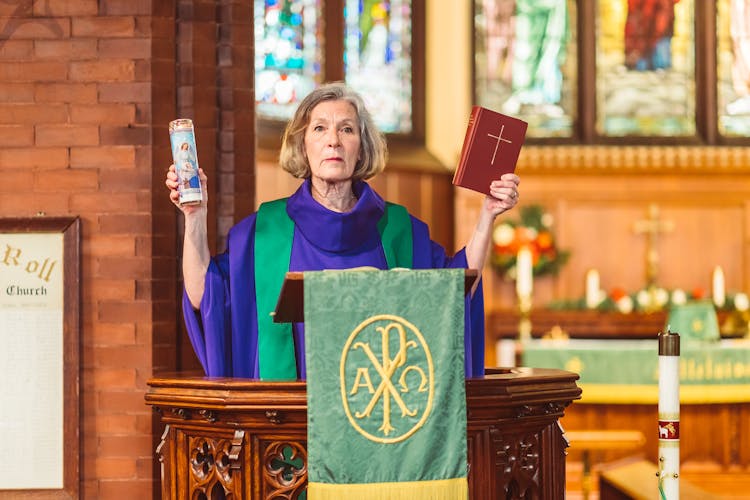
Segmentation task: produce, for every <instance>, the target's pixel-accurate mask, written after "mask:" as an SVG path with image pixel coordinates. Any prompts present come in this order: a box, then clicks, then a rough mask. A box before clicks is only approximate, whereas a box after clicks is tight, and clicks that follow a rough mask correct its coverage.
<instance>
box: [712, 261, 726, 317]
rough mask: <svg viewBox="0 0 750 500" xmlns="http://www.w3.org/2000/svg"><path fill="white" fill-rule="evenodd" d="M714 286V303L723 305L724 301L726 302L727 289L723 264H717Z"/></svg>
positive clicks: (717, 305)
mask: <svg viewBox="0 0 750 500" xmlns="http://www.w3.org/2000/svg"><path fill="white" fill-rule="evenodd" d="M712 287H713V289H712V295H713V300H714V305H715V306H716V307H723V306H724V302H726V291H725V285H724V271H723V270H722V269H721V266H716V267H715V268H714V274H713V279H712Z"/></svg>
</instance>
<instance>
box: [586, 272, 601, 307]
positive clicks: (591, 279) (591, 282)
mask: <svg viewBox="0 0 750 500" xmlns="http://www.w3.org/2000/svg"><path fill="white" fill-rule="evenodd" d="M598 305H599V271H597V270H596V269H589V270H588V272H587V273H586V307H587V308H588V309H594V308H596V306H598Z"/></svg>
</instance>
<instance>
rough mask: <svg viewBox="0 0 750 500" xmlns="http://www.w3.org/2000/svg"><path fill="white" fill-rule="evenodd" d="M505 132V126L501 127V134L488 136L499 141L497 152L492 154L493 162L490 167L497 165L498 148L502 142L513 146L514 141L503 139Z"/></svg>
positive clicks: (496, 146)
mask: <svg viewBox="0 0 750 500" xmlns="http://www.w3.org/2000/svg"><path fill="white" fill-rule="evenodd" d="M503 130H505V125H500V133H499V134H497V135H492V134H487V136H488V137H492V138H493V139H497V141H495V151H494V152H493V153H492V161H491V162H490V165H494V164H495V156H497V148H499V147H500V141H504V142H507V143H508V144H512V141H510V140H508V139H506V138H505V137H503Z"/></svg>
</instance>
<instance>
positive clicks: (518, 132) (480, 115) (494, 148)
mask: <svg viewBox="0 0 750 500" xmlns="http://www.w3.org/2000/svg"><path fill="white" fill-rule="evenodd" d="M527 126H528V124H527V123H526V122H525V121H523V120H519V119H518V118H514V117H511V116H506V115H503V114H500V113H497V112H495V111H492V110H490V109H487V108H484V107H481V106H474V107H472V110H471V115H470V116H469V123H468V125H467V127H466V135H465V137H464V144H463V146H462V148H461V156H460V157H459V162H458V166H457V167H456V173H455V174H454V176H453V184H454V185H456V186H461V187H464V188H467V189H471V190H473V191H477V192H479V193H483V194H487V195H489V194H490V184H491V183H492V181H493V180H497V179H500V177H501V176H502V175H503V174H506V173H511V172H514V171H515V168H516V162H517V161H518V156H519V154H520V152H521V146H522V145H523V142H524V140H525V138H526V128H527Z"/></svg>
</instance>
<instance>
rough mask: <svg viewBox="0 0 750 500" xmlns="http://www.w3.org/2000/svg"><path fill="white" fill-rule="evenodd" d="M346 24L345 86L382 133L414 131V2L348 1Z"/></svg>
mask: <svg viewBox="0 0 750 500" xmlns="http://www.w3.org/2000/svg"><path fill="white" fill-rule="evenodd" d="M344 20H345V24H346V35H345V38H344V68H345V75H346V76H345V79H346V82H347V83H348V84H349V85H350V86H351V87H352V88H353V89H355V90H357V91H358V92H359V93H360V94H362V96H363V98H364V99H365V101H366V103H367V107H368V109H369V110H370V111H371V112H372V113H373V118H374V119H375V123H376V124H377V125H378V127H379V128H380V130H382V131H383V132H391V133H409V132H411V130H412V121H411V113H412V109H411V100H412V94H411V89H412V85H411V69H412V67H411V2H410V1H408V0H392V1H382V0H346V4H345V7H344Z"/></svg>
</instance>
